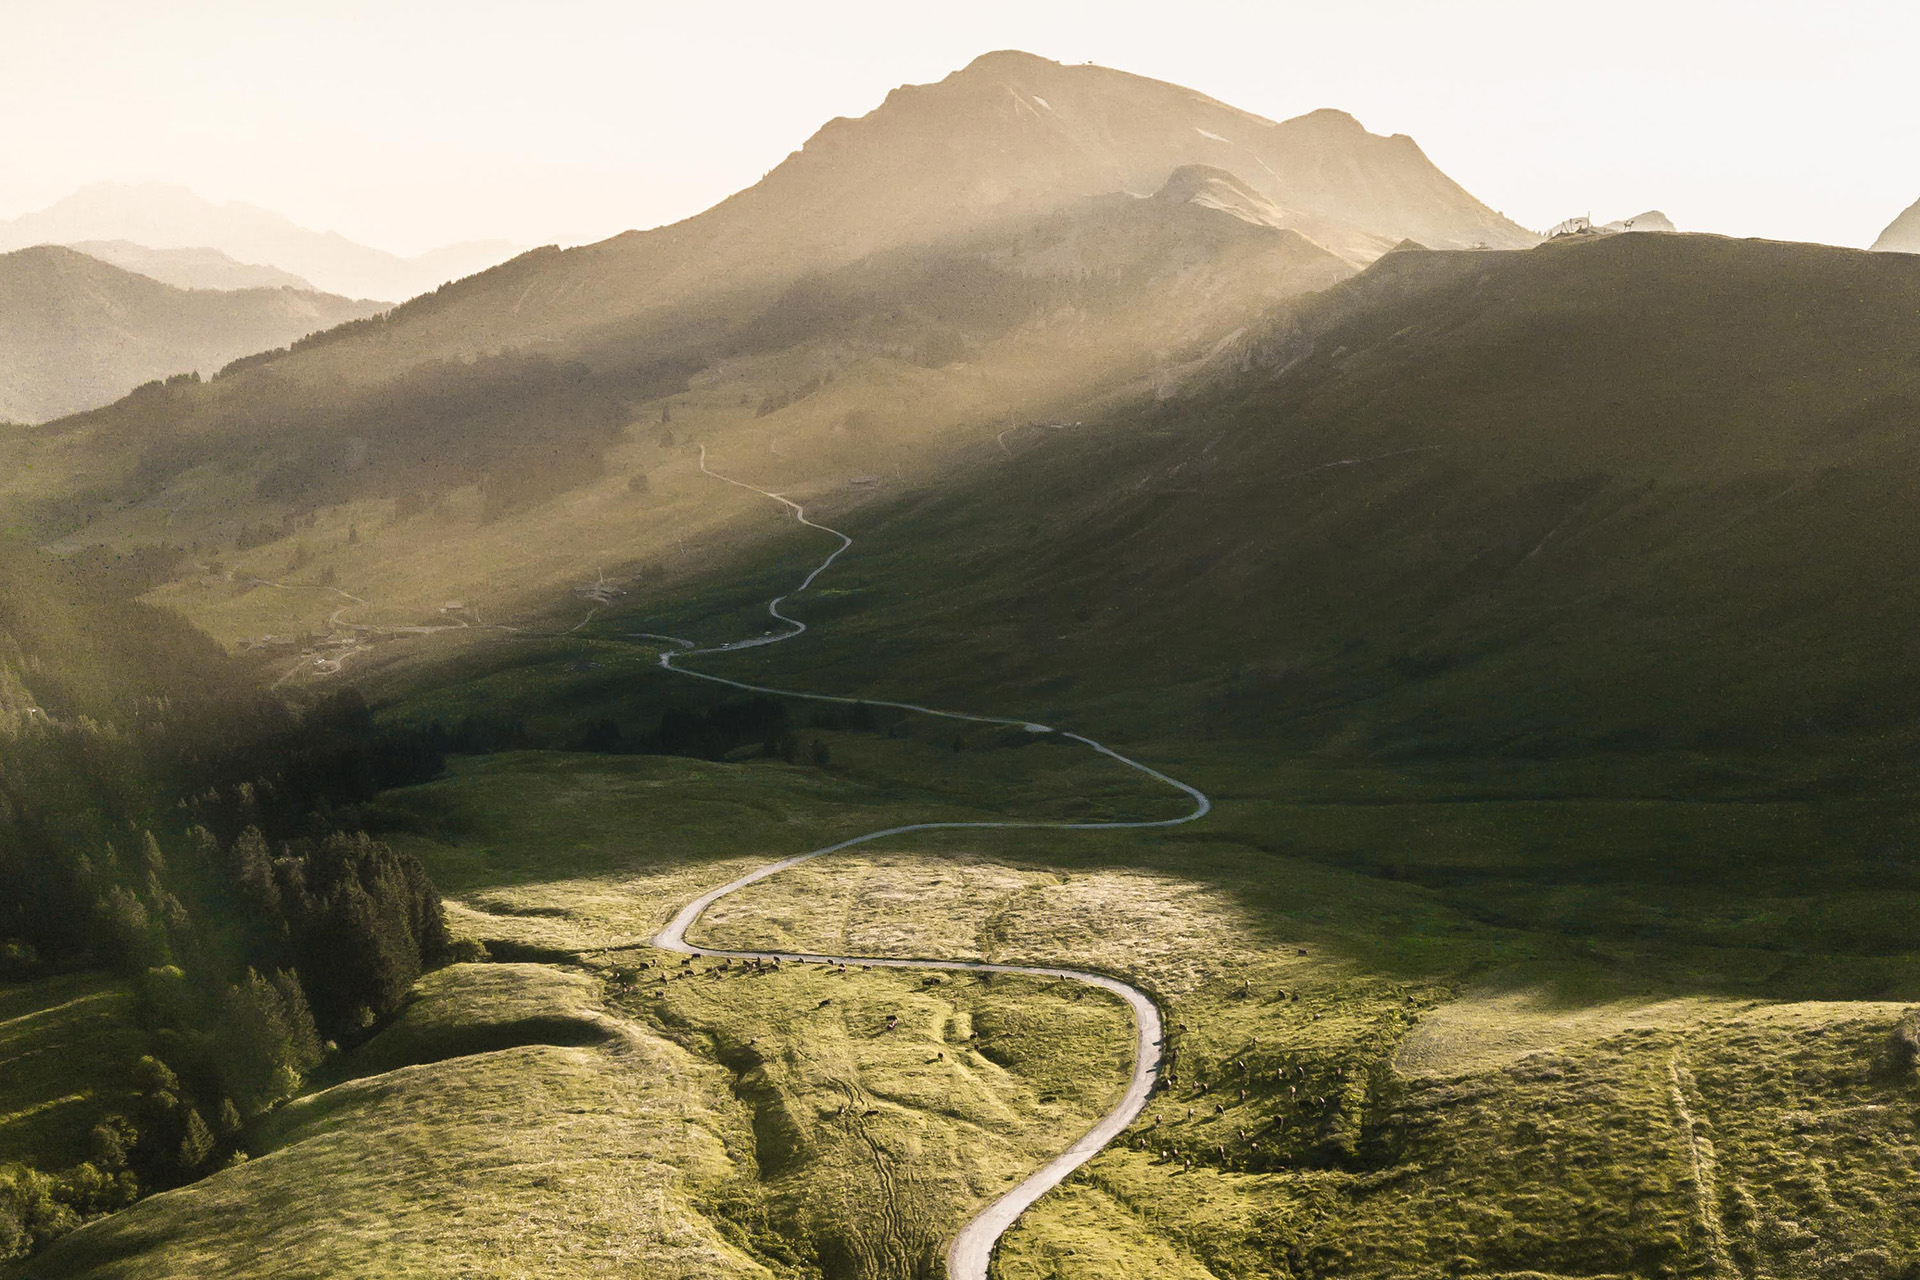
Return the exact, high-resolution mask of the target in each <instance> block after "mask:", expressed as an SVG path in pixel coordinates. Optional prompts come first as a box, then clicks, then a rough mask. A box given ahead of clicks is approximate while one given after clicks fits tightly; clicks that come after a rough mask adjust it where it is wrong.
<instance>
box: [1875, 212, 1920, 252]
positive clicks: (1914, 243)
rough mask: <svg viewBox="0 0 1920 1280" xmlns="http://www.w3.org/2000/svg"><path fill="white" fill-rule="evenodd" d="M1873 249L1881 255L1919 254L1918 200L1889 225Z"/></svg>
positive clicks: (1919, 220) (1919, 215)
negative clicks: (1881, 253)
mask: <svg viewBox="0 0 1920 1280" xmlns="http://www.w3.org/2000/svg"><path fill="white" fill-rule="evenodd" d="M1873 247H1874V248H1875V249H1877V250H1879V251H1881V252H1883V253H1920V200H1916V201H1914V203H1913V204H1912V205H1911V206H1909V207H1908V209H1907V211H1906V212H1905V213H1903V214H1901V215H1900V216H1899V217H1897V218H1895V219H1894V220H1893V221H1892V222H1891V223H1889V224H1888V225H1887V229H1886V230H1885V231H1882V232H1881V233H1880V238H1879V239H1878V240H1875V241H1874V242H1873Z"/></svg>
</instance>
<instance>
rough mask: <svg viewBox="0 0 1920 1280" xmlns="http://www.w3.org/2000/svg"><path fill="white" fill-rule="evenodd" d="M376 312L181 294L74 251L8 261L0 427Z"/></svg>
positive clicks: (251, 295)
mask: <svg viewBox="0 0 1920 1280" xmlns="http://www.w3.org/2000/svg"><path fill="white" fill-rule="evenodd" d="M378 308H379V304H377V303H371V302H357V301H354V300H352V299H348V298H336V297H333V296H332V295H330V294H323V293H311V292H303V291H298V290H293V289H285V288H280V289H247V290H241V291H238V292H216V291H212V290H192V291H189V290H184V289H176V288H174V287H172V286H171V285H165V284H161V283H160V282H159V281H157V280H153V279H149V278H148V277H146V276H144V275H136V274H134V273H133V272H131V271H124V270H122V269H120V268H119V267H115V266H111V265H109V264H108V263H105V262H101V261H100V260H98V259H97V258H92V257H89V256H87V255H85V254H82V253H78V252H76V251H74V250H72V249H64V248H60V247H57V246H53V245H46V246H42V247H40V248H36V249H22V250H20V251H19V252H17V253H10V254H6V255H4V256H0V420H18V421H26V422H40V421H44V420H46V419H48V418H57V417H60V416H61V415H63V414H69V413H74V412H77V411H79V410H82V409H88V408H91V407H93V406H95V405H99V404H103V403H105V402H107V401H110V400H112V399H114V398H115V397H118V396H122V395H125V394H126V393H127V392H128V391H130V390H132V389H133V388H134V387H136V386H138V385H139V384H141V383H143V382H146V381H148V380H150V379H153V378H161V377H167V376H170V375H173V374H178V373H186V372H192V371H201V372H205V373H209V374H210V373H212V372H214V371H215V370H216V369H218V368H220V366H222V365H223V364H225V363H227V362H228V361H230V360H233V359H235V358H236V357H238V356H242V355H246V354H247V353H249V352H255V351H260V350H263V349H265V348H268V347H275V346H280V345H283V344H285V343H287V342H289V341H291V340H292V339H295V338H298V337H301V336H302V335H304V334H308V333H312V332H314V331H315V330H317V329H325V328H329V327H331V326H333V325H337V324H339V323H341V322H342V321H345V320H353V319H358V318H361V317H364V316H368V315H371V314H373V313H374V312H375V311H377V310H378Z"/></svg>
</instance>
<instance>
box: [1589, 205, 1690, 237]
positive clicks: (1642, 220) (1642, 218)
mask: <svg viewBox="0 0 1920 1280" xmlns="http://www.w3.org/2000/svg"><path fill="white" fill-rule="evenodd" d="M1600 230H1602V231H1664V232H1668V233H1672V232H1676V231H1678V230H1679V228H1678V227H1676V226H1674V225H1673V219H1671V218H1669V217H1668V216H1667V215H1666V214H1664V213H1662V212H1660V211H1659V210H1658V209H1649V210H1647V211H1646V212H1645V213H1637V214H1635V215H1634V216H1633V217H1631V218H1621V219H1619V220H1618V221H1615V222H1608V223H1604V224H1602V225H1601V227H1600Z"/></svg>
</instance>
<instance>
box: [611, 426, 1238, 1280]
mask: <svg viewBox="0 0 1920 1280" xmlns="http://www.w3.org/2000/svg"><path fill="white" fill-rule="evenodd" d="M700 470H702V471H703V472H706V474H708V475H710V476H712V477H713V478H714V479H716V480H724V481H725V482H726V483H728V484H731V485H737V486H739V487H740V488H742V489H746V490H748V491H750V492H753V493H757V494H759V495H761V496H762V497H765V498H770V499H772V500H773V501H775V502H778V503H780V504H781V505H783V506H785V507H786V508H787V509H788V510H789V511H791V512H792V513H793V517H794V519H795V520H797V521H799V522H800V523H801V524H803V525H806V526H807V527H808V528H810V529H818V530H820V531H821V532H822V533H827V534H831V535H833V536H834V537H835V538H838V539H839V540H840V545H839V546H837V547H835V548H834V549H833V551H832V552H831V553H830V554H828V556H827V557H826V559H824V560H822V561H821V562H820V563H819V564H818V565H816V566H814V569H813V571H812V572H811V573H809V574H807V576H806V577H805V579H803V580H802V581H801V583H800V585H799V586H798V587H795V588H794V589H793V590H792V591H790V592H787V593H785V594H783V595H779V596H775V597H774V598H773V599H772V600H771V601H769V602H768V604H767V613H768V614H769V615H770V616H772V617H773V618H774V619H775V620H776V621H777V622H779V623H781V624H782V625H783V626H784V627H785V628H786V629H785V630H783V631H779V632H769V633H768V634H765V635H760V636H755V637H753V638H751V639H747V640H736V641H733V642H732V643H730V644H723V645H715V646H712V647H709V648H704V649H703V648H697V647H695V646H694V645H693V642H692V641H689V640H682V639H679V638H678V637H675V636H661V635H651V634H642V633H635V634H634V637H633V638H636V639H650V640H664V641H667V642H669V643H671V644H673V645H675V646H677V647H676V648H673V649H666V650H663V651H662V652H661V654H660V665H661V666H662V667H665V668H666V669H667V670H669V671H672V672H674V673H675V674H677V675H682V676H688V677H691V678H693V679H696V680H705V681H708V682H710V683H713V684H720V685H726V686H727V687H729V688H733V689H745V690H748V691H750V692H753V693H766V694H774V695H777V696H779V697H783V698H800V699H805V700H806V701H809V702H837V703H843V704H847V705H854V706H858V705H864V706H871V707H894V708H897V709H899V710H902V711H911V712H915V713H918V714H920V715H927V716H937V717H939V718H940V719H943V720H964V721H967V722H969V723H973V724H999V725H1011V726H1015V727H1018V728H1022V729H1025V730H1027V731H1028V732H1029V733H1046V734H1058V735H1059V736H1060V737H1063V738H1067V739H1070V740H1071V741H1074V742H1078V743H1080V744H1081V745H1082V746H1085V747H1087V748H1089V749H1091V750H1093V751H1097V752H1099V753H1100V754H1101V755H1103V756H1106V757H1107V758H1109V759H1111V760H1114V761H1117V762H1118V763H1120V764H1122V765H1125V766H1126V767H1127V768H1129V769H1133V770H1136V771H1137V772H1139V773H1142V774H1145V775H1146V776H1147V777H1149V778H1152V779H1153V780H1154V781H1156V782H1159V783H1163V784H1165V785H1166V786H1169V787H1172V788H1174V789H1175V790H1178V791H1180V792H1182V793H1183V794H1184V795H1185V796H1186V797H1187V798H1188V799H1189V800H1191V801H1192V802H1193V807H1192V808H1191V809H1190V810H1189V811H1188V812H1186V813H1184V814H1182V815H1180V816H1178V817H1174V818H1161V819H1157V820H1154V821H1150V822H1019V821H1004V822H914V823H908V824H906V825H904V826H898V827H887V828H885V829H884V830H881V831H869V832H867V833H866V834H864V835H858V836H854V837H853V838H851V839H848V840H842V841H840V842H839V843H838V844H830V845H827V846H826V847H825V848H822V849H814V850H811V851H809V852H807V853H800V854H795V855H794V856H793V857H790V858H782V859H780V860H779V861H778V862H771V863H768V864H767V865H766V866H764V867H760V868H757V869H756V870H754V871H750V872H748V873H747V874H746V875H743V876H741V877H740V878H739V879H737V880H732V881H729V882H728V883H726V884H723V885H721V886H720V887H719V888H717V889H709V890H708V891H707V892H706V893H703V894H701V895H700V896H699V897H698V898H695V899H694V900H693V901H692V902H689V903H688V904H687V905H686V906H685V907H683V908H681V910H680V912H679V914H677V915H675V916H674V917H673V919H672V920H671V921H670V922H668V924H667V926H666V928H664V929H662V930H661V931H660V932H659V933H658V934H657V935H656V936H655V937H654V939H653V942H654V945H655V946H657V947H661V948H664V949H666V950H668V951H677V952H680V953H681V954H683V955H691V954H695V953H696V952H697V953H698V954H700V955H710V956H724V957H727V958H730V959H736V960H761V961H772V960H779V961H782V962H784V963H796V962H798V963H808V964H861V965H874V966H877V967H881V968H890V969H943V970H971V971H974V972H986V973H1020V974H1028V975H1031V976H1033V977H1041V978H1066V979H1071V980H1073V981H1075V982H1084V983H1087V984H1088V985H1090V986H1095V987H1099V988H1101V989H1102V990H1105V991H1111V992H1112V993H1114V994H1115V995H1117V996H1119V997H1120V998H1121V999H1122V1000H1125V1001H1126V1002H1127V1005H1128V1007H1130V1008H1131V1009H1132V1010H1133V1021H1134V1030H1135V1045H1134V1056H1133V1078H1132V1079H1131V1080H1130V1081H1129V1082H1128V1085H1127V1091H1126V1093H1125V1095H1124V1096H1123V1097H1122V1098H1121V1099H1120V1102H1119V1104H1118V1105H1116V1106H1115V1107H1114V1108H1113V1109H1112V1110H1111V1111H1109V1112H1108V1113H1107V1114H1106V1115H1105V1116H1104V1117H1102V1118H1101V1120H1100V1122H1099V1123H1098V1124H1096V1125H1094V1127H1093V1128H1092V1129H1090V1130H1088V1131H1087V1132H1086V1134H1085V1135H1083V1136H1082V1137H1081V1138H1080V1140H1079V1141H1077V1142H1075V1143H1074V1144H1073V1145H1072V1146H1070V1147H1068V1148H1067V1149H1066V1150H1065V1151H1063V1152H1061V1153H1060V1154H1059V1155H1057V1156H1055V1157H1054V1158H1053V1159H1052V1160H1050V1161H1048V1162H1047V1163H1046V1164H1045V1165H1044V1166H1042V1167H1041V1168H1040V1169H1039V1170H1037V1171H1036V1172H1035V1173H1034V1174H1032V1176H1030V1177H1028V1178H1027V1179H1026V1181H1024V1182H1022V1183H1021V1184H1020V1185H1019V1186H1017V1187H1015V1188H1013V1190H1011V1191H1008V1192H1006V1193H1005V1194H1003V1195H1002V1196H1000V1197H999V1198H998V1199H996V1200H995V1201H993V1203H991V1204H989V1205H988V1206H987V1207H986V1208H985V1209H983V1210H982V1211H981V1212H980V1213H979V1214H977V1215H975V1216H974V1218H973V1219H972V1220H971V1221H969V1222H968V1223H967V1224H966V1226H964V1227H962V1228H961V1230H960V1234H959V1235H957V1236H955V1237H954V1241H953V1244H952V1246H951V1247H950V1248H949V1249H948V1251H947V1275H948V1277H949V1280H986V1275H987V1264H988V1262H989V1261H990V1260H991V1259H992V1257H993V1249H994V1246H995V1245H996V1244H997V1243H999V1240H1000V1237H1001V1236H1002V1235H1003V1234H1004V1233H1005V1232H1006V1230H1007V1228H1009V1227H1011V1226H1012V1225H1013V1224H1014V1222H1015V1220H1016V1219H1018V1218H1019V1217H1020V1215H1021V1214H1022V1213H1024V1212H1025V1211H1026V1209H1027V1208H1028V1206H1030V1205H1031V1204H1033V1202H1034V1201H1036V1200H1038V1199H1039V1198H1040V1197H1041V1196H1043V1195H1045V1194H1046V1193H1047V1192H1048V1191H1050V1190H1051V1189H1053V1188H1054V1187H1055V1186H1057V1185H1059V1183H1060V1182H1061V1180H1062V1179H1064V1178H1065V1177H1066V1176H1067V1175H1068V1174H1069V1173H1072V1172H1073V1171H1074V1170H1075V1169H1077V1168H1079V1167H1080V1166H1081V1165H1083V1164H1085V1163H1086V1162H1087V1161H1088V1160H1091V1159H1092V1158H1093V1157H1094V1156H1095V1155H1096V1154H1098V1153H1099V1151H1100V1150H1101V1148H1103V1147H1105V1146H1106V1145H1107V1144H1108V1143H1109V1142H1111V1141H1113V1139H1115V1138H1116V1137H1118V1136H1119V1135H1120V1134H1121V1132H1122V1131H1123V1130H1125V1129H1126V1127H1127V1126H1128V1125H1129V1124H1131V1123H1133V1120H1134V1117H1135V1116H1138V1115H1139V1114H1140V1112H1141V1111H1142V1110H1143V1109H1144V1108H1145V1107H1146V1105H1147V1100H1148V1098H1149V1097H1150V1096H1151V1094H1152V1092H1153V1087H1154V1084H1155V1082H1156V1081H1157V1080H1158V1079H1159V1075H1160V1058H1161V1050H1162V1046H1163V1037H1162V1034H1161V1027H1160V1013H1159V1010H1158V1009H1156V1008H1155V1007H1154V1003H1153V1001H1152V1000H1151V999H1150V998H1149V997H1148V996H1147V995H1146V994H1145V993H1144V992H1142V991H1140V990H1138V989H1137V988H1135V987H1132V986H1129V985H1128V984H1127V983H1124V982H1121V981H1120V980H1119V979H1117V978H1112V977H1108V976H1107V975H1105V974H1099V973H1089V972H1086V971H1084V970H1080V969H1057V968H1051V967H1048V966H1044V965H1019V964H989V963H986V962H983V961H972V960H942V959H938V958H930V959H911V960H910V959H899V958H895V957H888V956H828V955H807V954H801V953H795V952H775V951H723V950H714V949H711V948H707V947H698V948H696V947H695V946H693V945H692V944H691V943H689V942H688V941H687V930H688V929H690V928H692V927H693V925H694V924H695V923H696V922H698V921H699V919H700V917H701V915H702V914H703V913H705V911H706V909H707V908H708V907H710V906H712V905H713V904H714V903H716V902H718V901H719V900H720V899H722V898H724V897H726V896H727V895H728V894H730V893H734V892H736V891H737V890H740V889H743V888H745V887H746V886H748V885H750V884H755V883H757V882H759V881H761V880H765V879H766V878H767V877H769V876H775V875H778V874H780V873H781V872H782V871H785V870H787V869H788V868H789V867H796V866H799V865H800V864H801V863H803V862H809V861H811V860H813V859H814V858H818V857H822V856H824V855H826V854H829V853H837V852H839V851H840V850H842V849H850V848H852V847H853V846H855V845H861V844H867V843H870V842H872V841H875V840H884V839H886V838H888V837H890V836H897V835H905V834H907V833H909V832H914V831H955V830H1023V831H1034V830H1043V831H1115V830H1143V829H1146V828H1150V827H1175V826H1180V825H1181V824H1183V823H1188V822H1193V821H1196V820H1197V819H1199V818H1203V817H1205V816H1206V815H1207V813H1208V811H1209V810H1211V809H1212V808H1213V802H1212V801H1210V800H1208V799H1207V797H1206V795H1205V793H1203V792H1202V791H1200V790H1199V788H1197V787H1192V786H1189V785H1187V784H1186V783H1184V782H1181V781H1179V780H1178V779H1176V778H1170V777H1168V776H1167V775H1166V774H1164V773H1161V772H1160V771H1159V770H1157V769H1154V768H1151V767H1149V766H1147V765H1144V764H1141V763H1140V762H1139V761H1138V760H1133V759H1129V758H1128V757H1126V756H1123V755H1121V754H1120V753H1119V752H1118V751H1115V750H1113V749H1112V748H1111V747H1108V746H1106V745H1104V744H1102V743H1099V742H1096V741H1094V740H1093V739H1092V738H1088V737H1084V736H1082V735H1080V734H1077V733H1068V732H1065V731H1064V730H1056V729H1051V728H1048V727H1047V726H1046V725H1042V724H1035V723H1033V722H1031V721H1027V720H1012V719H1007V718H1005V717H1002V716H978V715H969V714H966V713H964V712H959V711H942V710H939V709H937V708H934V707H923V706H920V705H918V704H916V703H911V702H892V701H887V700H884V699H879V698H844V697H836V696H833V695H831V694H821V693H803V692H800V691H798V690H794V689H776V688H772V687H770V686H767V685H759V684H749V683H746V682H744V681H740V680H729V679H727V678H725V677H723V676H715V675H708V674H707V673H706V672H704V671H692V670H689V669H687V668H685V667H681V666H678V665H676V663H677V662H678V661H680V660H682V659H686V658H694V657H699V656H701V655H704V654H713V653H732V652H734V651H736V650H740V649H754V648H758V647H760V646H763V645H769V644H778V643H780V642H781V641H784V640H791V639H793V638H794V637H795V636H798V635H800V634H802V633H804V632H805V631H806V629H807V625H806V624H805V623H804V622H801V621H800V620H799V619H797V618H791V617H788V616H787V615H786V614H784V613H782V612H781V611H780V606H781V605H782V604H784V603H785V602H786V601H787V600H789V599H791V598H792V597H793V596H796V595H799V594H800V593H801V592H803V591H805V590H806V589H807V588H808V587H811V586H812V585H813V583H814V580H815V579H816V578H818V577H819V576H820V575H821V574H823V573H825V572H826V571H827V569H828V568H829V567H831V566H832V564H833V562H834V561H835V560H837V559H839V558H840V556H841V554H842V553H843V552H845V551H846V550H847V548H849V547H851V546H852V545H853V539H852V538H849V537H848V536H847V535H846V534H844V533H841V532H840V531H839V530H838V529H829V528H828V527H827V526H825V525H823V524H816V523H814V522H813V521H812V520H809V519H807V513H806V509H805V508H804V507H802V506H801V505H800V504H799V503H797V502H794V501H793V500H792V499H790V498H785V497H782V496H781V495H780V494H777V493H770V492H768V491H767V490H765V489H759V488H755V487H754V486H753V485H750V484H745V483H743V482H742V481H739V480H735V479H733V478H732V477H730V476H724V475H721V474H720V473H719V472H717V471H714V470H711V469H710V468H709V467H708V466H707V450H706V446H705V445H702V446H701V447H700Z"/></svg>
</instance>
